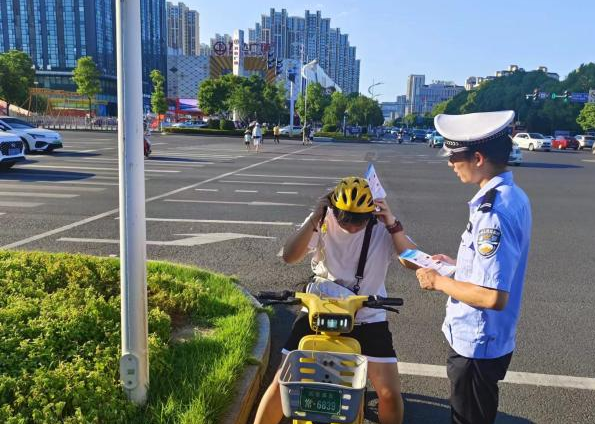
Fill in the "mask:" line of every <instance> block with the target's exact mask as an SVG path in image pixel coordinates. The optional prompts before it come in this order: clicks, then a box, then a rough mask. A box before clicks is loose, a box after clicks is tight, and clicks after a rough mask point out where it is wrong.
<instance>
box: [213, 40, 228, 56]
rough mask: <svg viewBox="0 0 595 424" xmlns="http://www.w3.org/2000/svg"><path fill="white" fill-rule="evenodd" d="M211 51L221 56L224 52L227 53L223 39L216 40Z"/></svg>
mask: <svg viewBox="0 0 595 424" xmlns="http://www.w3.org/2000/svg"><path fill="white" fill-rule="evenodd" d="M213 51H214V52H215V54H216V55H217V56H223V55H224V54H225V53H227V46H226V45H225V43H224V42H223V41H217V42H216V43H215V44H214V45H213Z"/></svg>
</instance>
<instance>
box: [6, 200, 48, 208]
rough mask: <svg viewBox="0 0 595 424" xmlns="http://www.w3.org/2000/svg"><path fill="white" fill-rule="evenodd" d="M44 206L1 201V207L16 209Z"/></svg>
mask: <svg viewBox="0 0 595 424" xmlns="http://www.w3.org/2000/svg"><path fill="white" fill-rule="evenodd" d="M40 205H43V203H34V202H5V201H3V200H0V206H5V207H15V208H35V207H37V206H40Z"/></svg>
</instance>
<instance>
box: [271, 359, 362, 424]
mask: <svg viewBox="0 0 595 424" xmlns="http://www.w3.org/2000/svg"><path fill="white" fill-rule="evenodd" d="M367 372H368V360H367V358H366V357H365V356H363V355H358V354H355V353H336V352H318V351H313V350H294V351H292V352H290V353H289V355H287V358H286V359H285V362H284V363H283V366H282V367H281V376H280V377H279V385H280V388H281V403H282V405H283V414H284V415H285V416H286V417H289V418H293V419H297V420H308V421H314V422H317V423H351V422H353V421H355V419H356V418H357V414H358V413H359V411H360V409H361V408H360V407H361V404H362V401H363V397H364V392H365V389H366V378H367Z"/></svg>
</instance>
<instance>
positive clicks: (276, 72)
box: [275, 59, 283, 75]
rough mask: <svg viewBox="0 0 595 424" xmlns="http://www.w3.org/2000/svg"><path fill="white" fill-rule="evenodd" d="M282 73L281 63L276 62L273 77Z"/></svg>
mask: <svg viewBox="0 0 595 424" xmlns="http://www.w3.org/2000/svg"><path fill="white" fill-rule="evenodd" d="M282 73H283V61H282V60H278V59H277V60H276V61H275V75H281V74H282Z"/></svg>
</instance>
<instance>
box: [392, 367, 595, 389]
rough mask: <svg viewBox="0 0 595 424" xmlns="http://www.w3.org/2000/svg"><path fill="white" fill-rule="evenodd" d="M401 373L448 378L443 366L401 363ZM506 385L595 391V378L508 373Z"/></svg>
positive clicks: (505, 380)
mask: <svg viewBox="0 0 595 424" xmlns="http://www.w3.org/2000/svg"><path fill="white" fill-rule="evenodd" d="M398 365H399V373H401V374H404V375H416V376H421V377H437V378H447V375H446V367H445V366H443V365H429V364H414V363H408V362H399V363H398ZM503 381H504V383H511V384H524V385H528V386H544V387H561V388H566V389H583V390H595V378H589V377H574V376H569V375H556V374H536V373H530V372H519V371H508V372H507V373H506V378H505V379H504V380H503Z"/></svg>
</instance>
